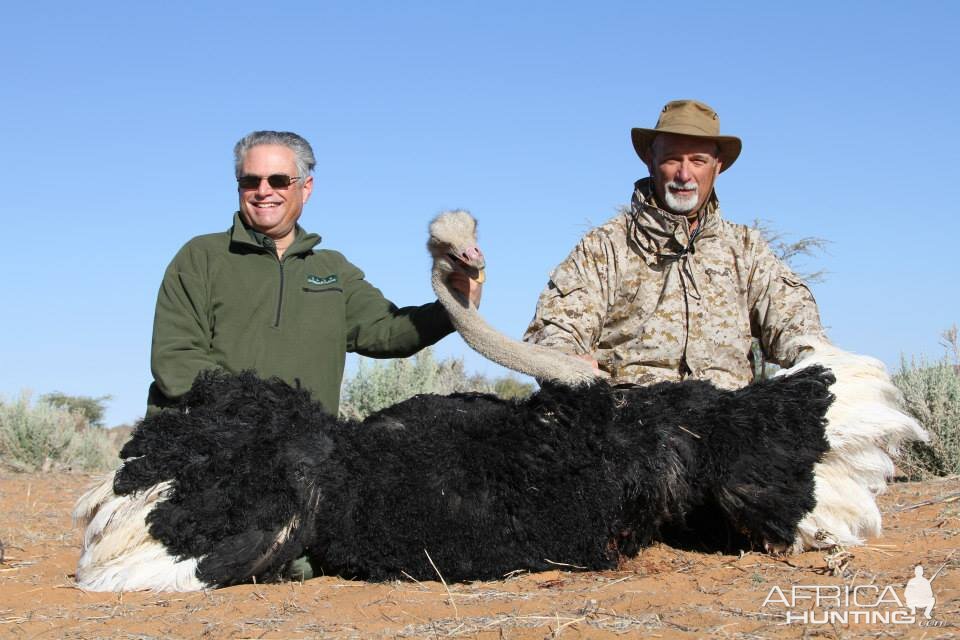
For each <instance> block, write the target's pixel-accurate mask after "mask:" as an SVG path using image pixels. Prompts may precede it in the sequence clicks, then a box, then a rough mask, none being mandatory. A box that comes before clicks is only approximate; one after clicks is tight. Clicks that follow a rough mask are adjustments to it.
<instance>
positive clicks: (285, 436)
mask: <svg viewBox="0 0 960 640" xmlns="http://www.w3.org/2000/svg"><path fill="white" fill-rule="evenodd" d="M475 233H476V223H475V221H474V220H473V218H472V217H471V216H470V215H469V214H467V213H466V212H462V211H458V212H449V213H446V214H442V215H441V216H439V217H438V218H437V219H435V220H434V221H433V222H432V223H431V225H430V239H429V241H428V245H427V246H428V249H429V251H430V253H431V255H432V256H433V264H434V266H433V274H432V282H433V287H434V290H435V292H436V293H437V295H438V297H439V299H440V301H441V302H442V303H443V304H444V305H445V307H446V308H447V310H448V312H449V314H450V317H451V320H452V321H453V324H454V326H455V327H456V328H457V330H458V331H459V332H460V333H461V335H462V336H463V337H464V339H465V340H466V342H467V343H468V344H469V345H470V346H471V347H472V348H474V349H476V350H477V351H478V352H480V353H481V354H482V355H484V356H486V357H488V358H490V359H491V360H493V361H495V362H498V363H500V364H503V365H504V366H507V367H509V368H512V369H514V370H517V371H520V372H522V373H527V374H530V375H533V376H535V377H537V378H538V379H539V380H540V381H541V388H540V390H539V391H538V392H537V393H535V394H534V395H533V396H532V397H530V398H529V399H527V400H523V401H507V400H502V399H499V398H497V397H495V396H491V395H486V394H472V393H468V394H454V395H451V396H443V397H441V396H434V395H422V396H416V397H414V398H411V399H410V400H407V401H405V402H401V403H399V404H397V405H394V406H392V407H389V408H387V409H384V410H382V411H380V412H378V413H375V414H373V415H371V416H369V417H368V418H367V419H366V420H364V421H363V423H357V422H355V421H344V420H338V419H336V418H334V417H332V416H330V415H328V414H326V413H325V412H324V410H323V409H322V408H321V407H320V406H319V405H317V404H315V403H313V402H311V400H310V397H309V394H308V393H307V392H305V391H303V390H300V389H295V388H292V387H291V386H289V385H287V384H285V383H284V382H282V381H280V380H276V379H272V380H261V379H259V378H257V377H256V376H255V375H254V374H253V373H250V372H244V373H241V374H238V375H230V374H227V373H224V372H218V371H208V372H204V373H202V374H201V375H199V376H198V378H197V380H196V381H195V383H194V385H193V387H192V388H191V390H190V391H189V392H188V393H187V394H186V396H185V397H184V398H183V400H182V402H181V405H180V407H179V409H178V410H174V411H167V412H164V413H161V414H159V415H156V416H152V417H149V418H147V419H145V420H144V421H143V422H141V423H140V425H139V426H138V427H137V429H136V430H135V432H134V434H133V437H132V439H131V440H130V442H128V443H127V445H126V446H125V447H124V448H123V450H122V452H121V457H122V458H123V463H122V466H121V467H120V468H119V469H118V470H117V471H116V472H115V473H114V474H111V475H110V476H108V477H107V478H105V479H104V480H103V481H102V482H101V483H100V484H99V485H97V486H95V487H94V488H92V489H91V490H90V491H89V492H87V493H86V494H85V495H84V496H82V497H81V498H80V500H79V501H78V503H77V506H76V509H75V511H74V517H75V518H76V519H77V520H78V521H79V522H81V523H83V524H84V525H85V527H86V529H85V532H84V539H83V550H82V555H81V558H80V561H79V566H78V569H77V582H78V585H79V586H80V587H82V588H84V589H89V590H99V591H109V590H113V591H128V590H138V589H152V590H170V591H189V590H197V589H203V588H210V587H223V586H228V585H232V584H237V583H240V582H245V581H249V580H251V579H256V580H257V581H258V582H265V581H275V580H279V579H281V578H282V576H283V575H284V570H285V569H286V567H287V566H288V565H289V563H290V562H291V561H292V560H294V559H295V558H297V557H300V556H301V555H303V554H304V553H309V554H310V555H311V557H312V559H313V560H314V561H315V562H317V563H319V564H320V565H321V566H322V567H323V569H324V571H325V572H327V573H330V574H341V575H349V576H352V577H358V578H362V579H368V580H383V579H389V578H395V577H400V576H402V575H406V576H412V577H413V578H415V579H429V578H432V577H435V576H436V574H437V572H441V573H442V575H443V576H445V577H446V579H448V580H457V581H462V580H475V579H496V578H500V577H502V576H503V575H505V574H507V573H509V572H511V571H514V570H517V569H525V570H530V571H538V570H545V569H549V568H553V567H555V566H557V564H558V563H560V564H564V565H572V566H576V567H581V568H584V569H594V570H596V569H605V568H610V567H613V566H615V565H616V564H617V562H618V561H619V560H620V559H621V558H623V557H629V556H631V555H633V554H635V553H636V552H637V551H638V550H639V549H640V548H641V547H643V546H644V545H647V544H649V543H650V542H651V541H652V540H654V539H655V538H656V537H657V536H658V535H660V533H661V532H662V531H663V530H664V529H666V528H684V527H688V526H694V523H693V522H692V521H690V519H689V516H690V515H691V514H692V513H694V512H696V511H698V510H700V509H710V510H712V511H711V512H712V513H715V514H716V517H717V518H719V519H720V520H721V522H715V523H712V525H711V528H712V527H715V526H718V525H725V526H728V527H729V528H731V529H732V530H734V531H737V532H740V533H742V534H743V535H745V536H746V537H747V538H748V539H749V540H750V541H752V542H753V543H755V544H757V545H761V546H764V547H765V548H767V549H771V550H773V549H776V550H784V549H790V548H793V549H801V548H809V547H813V546H827V545H830V544H855V543H856V542H858V541H859V540H860V538H861V536H864V535H873V534H874V533H876V532H877V531H878V529H879V522H880V519H879V512H878V511H877V509H876V506H875V503H874V500H873V496H874V494H875V493H876V492H877V491H879V490H880V489H881V488H882V483H883V481H884V479H885V474H888V473H889V472H890V471H891V463H890V459H889V457H888V455H887V451H888V450H891V449H892V448H894V447H895V446H896V444H897V442H898V441H900V440H902V439H904V438H907V437H911V436H912V437H922V436H923V433H922V431H921V430H920V429H919V427H918V426H917V425H916V423H914V422H912V421H911V420H910V419H909V418H907V417H906V416H905V415H904V414H902V413H899V412H898V411H897V410H896V409H895V408H894V401H895V399H896V398H895V391H894V390H893V388H892V387H891V386H889V382H888V381H886V379H885V377H884V376H883V374H882V371H878V370H877V368H876V366H875V363H872V362H868V361H865V360H861V359H858V358H856V357H853V356H849V354H843V353H842V352H838V351H837V350H835V349H832V348H831V347H829V346H828V345H824V344H814V343H812V342H811V343H810V344H805V346H806V347H808V357H807V358H806V360H805V361H804V362H801V363H799V364H798V365H797V366H796V367H794V368H793V369H791V370H789V371H785V372H783V375H781V376H778V377H776V378H774V379H771V380H768V381H764V382H760V383H757V384H755V385H751V386H749V387H747V388H744V389H741V390H737V391H724V390H719V389H717V388H715V387H714V386H712V385H711V384H709V383H707V382H701V381H687V382H682V383H661V384H657V385H653V386H649V387H635V386H630V387H624V388H620V387H614V386H612V385H610V384H609V383H608V382H607V381H606V380H604V379H601V378H599V377H598V376H597V375H596V372H595V371H594V370H593V369H592V368H591V367H590V366H589V365H588V364H587V363H586V362H584V361H581V360H579V359H577V358H574V357H571V356H567V355H563V354H560V353H557V352H554V351H551V350H548V349H545V348H543V347H539V346H536V345H529V344H524V343H518V342H514V341H511V340H507V339H505V338H504V337H503V336H501V335H500V334H498V333H497V332H495V331H494V330H493V329H492V328H490V327H489V326H488V325H487V324H486V323H485V322H484V321H483V320H482V319H481V318H480V317H479V315H478V314H477V312H476V309H475V308H473V307H472V306H471V305H470V303H469V302H468V301H467V300H465V299H463V298H462V297H461V296H459V294H457V293H454V292H452V291H450V290H449V289H448V288H447V286H446V285H445V281H446V276H447V275H448V273H449V272H450V271H451V270H455V269H457V270H462V271H466V272H468V273H470V274H471V275H474V276H477V275H479V274H481V273H482V270H483V267H484V264H483V258H482V254H481V253H480V252H479V250H477V249H476V246H475V243H476V240H475ZM824 365H827V366H829V367H830V368H831V369H832V371H831V370H828V369H827V368H826V367H825V366H824ZM835 378H839V379H837V380H835ZM845 378H849V379H850V382H846V381H845ZM831 385H833V387H832V389H831ZM831 391H832V392H831ZM835 395H836V396H837V398H836V400H834V396H835ZM864 407H866V409H867V410H868V414H869V415H867V414H864V413H862V412H861V409H863V408H864ZM828 440H829V443H828Z"/></svg>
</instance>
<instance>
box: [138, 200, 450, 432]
mask: <svg viewBox="0 0 960 640" xmlns="http://www.w3.org/2000/svg"><path fill="white" fill-rule="evenodd" d="M319 242H320V236H318V235H316V234H309V233H306V232H304V231H303V230H302V229H301V228H300V227H299V226H298V227H297V235H296V238H295V239H294V241H293V244H291V246H290V247H289V248H288V249H287V250H286V252H284V254H283V259H282V260H278V259H277V254H276V249H275V247H274V245H273V244H272V241H271V240H270V239H269V238H267V237H265V236H262V235H260V234H257V233H255V232H252V231H251V230H250V229H248V228H247V227H246V226H245V225H244V223H243V221H242V220H241V218H240V215H239V213H237V214H234V220H233V228H232V229H230V230H228V231H226V232H223V233H214V234H209V235H203V236H198V237H196V238H194V239H192V240H190V241H189V242H188V243H187V244H186V245H184V247H183V248H182V249H180V251H179V252H178V253H177V255H176V256H175V257H174V259H173V262H171V263H170V266H169V267H167V270H166V273H165V274H164V277H163V282H162V283H161V285H160V292H159V294H158V296H157V309H156V315H155V317H154V322H153V346H152V348H151V358H150V361H151V368H152V370H153V379H154V382H153V384H151V385H150V392H149V397H148V400H147V404H148V409H147V412H148V414H150V413H153V412H155V411H157V410H159V409H162V408H164V407H168V406H172V405H174V404H176V402H177V399H178V398H179V397H180V396H181V395H182V394H183V393H185V392H186V391H187V390H188V389H189V388H190V385H191V383H192V382H193V379H194V378H195V377H196V375H197V374H198V373H199V372H200V371H203V370H204V369H212V368H218V367H219V368H222V369H225V370H227V371H230V372H234V373H236V372H239V371H242V370H245V369H253V370H254V371H256V372H257V374H259V375H260V376H262V377H270V376H278V377H280V378H282V379H283V380H286V381H287V382H288V383H290V384H296V383H297V381H299V383H300V384H301V385H302V386H303V387H305V388H306V389H308V390H309V391H310V392H311V394H312V395H313V398H314V399H315V400H317V401H319V402H320V403H321V404H323V406H324V407H325V408H326V409H327V410H328V411H329V412H331V413H336V411H337V408H338V405H339V400H340V381H341V378H342V377H343V366H344V359H345V354H346V352H347V351H350V352H356V353H359V354H362V355H365V356H371V357H380V358H402V357H406V356H409V355H411V354H413V353H416V352H417V351H419V350H420V349H422V348H424V347H427V346H429V345H431V344H433V343H435V342H436V341H437V340H439V339H440V338H442V337H443V336H445V335H447V334H448V333H450V332H451V331H453V327H452V325H451V324H450V320H449V318H448V317H447V313H446V311H445V310H444V309H443V307H442V306H441V305H440V304H439V303H438V302H433V303H431V304H426V305H423V306H421V307H404V308H402V309H398V308H397V307H396V306H395V305H394V304H393V303H391V302H390V301H389V300H387V299H386V298H384V297H383V294H381V293H380V291H379V290H378V289H376V288H374V287H373V286H372V285H370V284H369V283H368V282H367V281H366V280H364V276H363V272H361V271H360V270H359V269H358V268H357V267H355V266H353V265H352V264H350V263H349V262H347V260H346V258H344V257H343V256H342V255H341V254H340V253H337V252H336V251H327V250H314V247H315V246H316V245H317V244H318V243H319Z"/></svg>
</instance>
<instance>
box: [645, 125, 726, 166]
mask: <svg viewBox="0 0 960 640" xmlns="http://www.w3.org/2000/svg"><path fill="white" fill-rule="evenodd" d="M661 133H671V134H673V135H676V136H686V137H688V138H699V139H701V140H710V141H712V142H716V143H717V147H718V148H719V152H718V157H719V159H720V162H721V166H720V173H723V172H724V171H726V170H727V169H729V168H730V167H731V166H733V163H734V162H736V161H737V157H738V156H739V155H740V150H741V149H742V148H743V142H741V140H740V138H737V137H735V136H705V135H703V134H700V133H693V132H686V131H670V130H667V129H641V128H635V129H632V130H631V131H630V137H631V138H632V139H633V148H634V150H636V152H637V155H638V156H640V159H641V160H643V156H645V155H646V153H647V151H648V150H649V149H650V145H651V144H653V139H654V138H656V137H657V136H658V135H659V134H661Z"/></svg>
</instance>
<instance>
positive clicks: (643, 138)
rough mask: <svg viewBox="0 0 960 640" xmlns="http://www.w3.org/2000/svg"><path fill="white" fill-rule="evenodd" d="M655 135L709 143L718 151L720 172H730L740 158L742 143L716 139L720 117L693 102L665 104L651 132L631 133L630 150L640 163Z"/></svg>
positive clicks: (719, 136) (680, 101)
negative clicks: (666, 135) (634, 151)
mask: <svg viewBox="0 0 960 640" xmlns="http://www.w3.org/2000/svg"><path fill="white" fill-rule="evenodd" d="M659 133H675V134H677V135H681V136H691V137H694V138H704V139H706V140H713V141H714V142H716V143H717V146H719V147H720V161H721V162H722V163H723V166H722V167H721V168H720V172H721V173H722V172H724V171H726V170H727V169H729V168H730V166H731V165H733V163H734V162H735V161H736V159H737V156H739V155H740V149H741V147H742V146H743V143H742V142H741V141H740V138H736V137H734V136H721V135H720V116H718V115H717V112H716V111H714V110H713V109H711V108H710V107H708V106H707V105H705V104H703V103H702V102H697V101H696V100H674V101H673V102H668V103H667V104H666V106H665V107H664V108H663V111H661V112H660V118H659V119H657V126H656V127H655V128H653V129H639V128H638V129H633V130H632V131H631V132H630V135H631V137H632V138H633V148H634V149H636V150H637V155H638V156H640V159H641V160H642V159H643V156H644V154H645V153H646V152H647V150H648V149H649V148H650V145H651V144H653V139H654V138H656V137H657V134H659Z"/></svg>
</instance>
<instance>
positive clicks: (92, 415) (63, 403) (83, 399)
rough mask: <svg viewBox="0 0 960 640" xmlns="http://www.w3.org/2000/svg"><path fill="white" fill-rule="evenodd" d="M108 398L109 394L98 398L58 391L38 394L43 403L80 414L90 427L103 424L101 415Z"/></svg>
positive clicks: (105, 410) (103, 412) (105, 409)
mask: <svg viewBox="0 0 960 640" xmlns="http://www.w3.org/2000/svg"><path fill="white" fill-rule="evenodd" d="M110 399H111V397H110V396H100V397H99V398H92V397H90V396H68V395H67V394H65V393H60V392H59V391H54V392H53V393H46V394H44V395H42V396H40V402H43V403H44V404H50V405H53V406H55V407H60V408H61V409H66V410H67V411H69V412H70V413H77V414H80V415H81V416H83V418H84V419H85V420H86V421H87V424H89V425H90V426H91V427H102V426H103V416H104V415H106V413H107V405H106V403H107V401H109V400H110Z"/></svg>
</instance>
